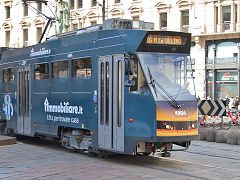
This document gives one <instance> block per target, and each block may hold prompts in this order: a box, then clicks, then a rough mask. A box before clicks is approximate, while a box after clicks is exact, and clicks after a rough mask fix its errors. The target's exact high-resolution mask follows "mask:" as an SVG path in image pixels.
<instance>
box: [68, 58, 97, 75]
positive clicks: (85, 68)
mask: <svg viewBox="0 0 240 180" xmlns="http://www.w3.org/2000/svg"><path fill="white" fill-rule="evenodd" d="M91 75H92V59H91V58H81V59H75V60H72V77H85V78H89V77H91Z"/></svg>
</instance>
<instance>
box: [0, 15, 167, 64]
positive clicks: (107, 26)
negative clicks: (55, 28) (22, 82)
mask: <svg viewBox="0 0 240 180" xmlns="http://www.w3.org/2000/svg"><path fill="white" fill-rule="evenodd" d="M116 20H117V21H118V23H115V25H114V26H113V23H114V22H115V21H116ZM125 22H126V23H129V24H131V26H130V25H129V27H127V25H126V24H125V26H123V24H124V23H125ZM136 22H138V23H136ZM136 22H135V21H133V20H121V21H120V20H119V19H109V20H106V22H104V24H103V25H95V26H91V27H88V28H84V29H80V30H76V31H70V32H67V33H63V34H59V35H55V36H52V37H50V38H49V39H48V40H47V41H45V42H43V43H40V44H36V45H32V46H27V47H23V48H9V49H7V50H5V49H3V50H5V51H3V53H2V58H1V62H2V63H3V62H5V63H6V62H13V61H14V62H16V61H18V60H19V61H20V60H24V59H30V58H31V54H32V55H34V53H35V55H37V53H40V55H41V53H42V54H44V53H46V54H47V53H48V52H47V51H48V50H51V51H55V50H56V49H57V50H59V48H60V47H68V46H69V47H70V46H74V45H75V44H84V43H85V44H91V43H92V44H91V45H92V46H94V44H95V46H99V47H100V46H101V44H103V45H105V46H106V42H108V43H110V44H112V45H113V44H117V43H122V44H125V45H126V46H127V47H126V48H127V49H128V50H129V52H131V51H132V52H134V51H136V49H137V48H138V46H139V44H140V43H141V41H142V40H143V37H144V35H145V34H146V32H147V31H153V25H152V24H151V23H145V22H143V21H136ZM136 24H137V25H136ZM133 25H134V26H137V27H138V28H134V27H133ZM126 27H127V28H126ZM145 27H146V28H147V29H145ZM161 32H162V33H164V31H161ZM167 32H169V31H167ZM109 39H112V41H110V40H109ZM119 41H121V42H119ZM96 42H98V43H96ZM96 44H97V45H96ZM86 48H87V46H86ZM57 50H56V51H57ZM64 51H65V53H66V52H67V48H65V49H64ZM0 54H1V51H0ZM53 55H54V53H53ZM0 57H1V56H0Z"/></svg>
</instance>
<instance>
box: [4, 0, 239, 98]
mask: <svg viewBox="0 0 240 180" xmlns="http://www.w3.org/2000/svg"><path fill="white" fill-rule="evenodd" d="M68 4H69V8H70V11H71V19H70V27H69V28H70V30H76V29H81V28H84V27H88V26H91V25H95V24H101V23H102V14H103V13H102V7H103V5H102V4H103V1H102V0H99V1H98V0H68ZM30 5H31V6H32V7H34V8H36V9H38V10H40V11H42V12H43V13H44V14H46V15H47V16H51V17H53V13H52V12H51V10H52V11H53V12H54V5H55V0H49V1H48V5H49V7H48V6H46V5H45V4H44V3H37V2H31V3H30ZM0 10H1V12H4V13H1V15H0V24H1V27H0V37H1V39H2V40H1V41H0V46H2V47H4V46H7V47H23V46H28V45H33V44H36V43H37V42H38V40H39V39H40V36H41V33H42V31H43V29H44V27H45V25H46V23H47V19H46V18H44V17H43V16H42V15H41V14H40V13H36V12H34V11H32V10H31V8H28V7H26V6H25V5H24V3H22V2H21V1H16V0H1V1H0ZM239 12H240V0H105V17H106V19H110V18H123V19H135V20H143V21H147V22H153V23H154V24H155V29H156V30H173V31H183V32H190V33H192V49H191V58H192V60H191V63H192V66H193V67H194V76H195V82H196V92H197V96H199V97H200V98H206V97H208V96H209V97H210V98H212V99H218V98H223V97H225V96H226V95H228V96H229V97H230V96H236V95H237V96H239V94H240V88H239V83H240V78H239V76H240V70H239V69H240V68H239V61H240V60H239V59H240V57H239V51H240V50H239V48H240V23H239V21H240V15H239ZM54 34H56V21H54V22H53V24H52V26H51V28H50V29H48V31H47V33H46V35H45V37H44V39H46V38H47V37H50V36H51V35H54Z"/></svg>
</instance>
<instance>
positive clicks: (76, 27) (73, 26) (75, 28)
mask: <svg viewBox="0 0 240 180" xmlns="http://www.w3.org/2000/svg"><path fill="white" fill-rule="evenodd" d="M77 29H78V24H77V23H74V24H72V31H75V30H77Z"/></svg>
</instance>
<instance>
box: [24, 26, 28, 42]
mask: <svg viewBox="0 0 240 180" xmlns="http://www.w3.org/2000/svg"><path fill="white" fill-rule="evenodd" d="M27 45H28V29H24V30H23V46H27Z"/></svg>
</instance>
